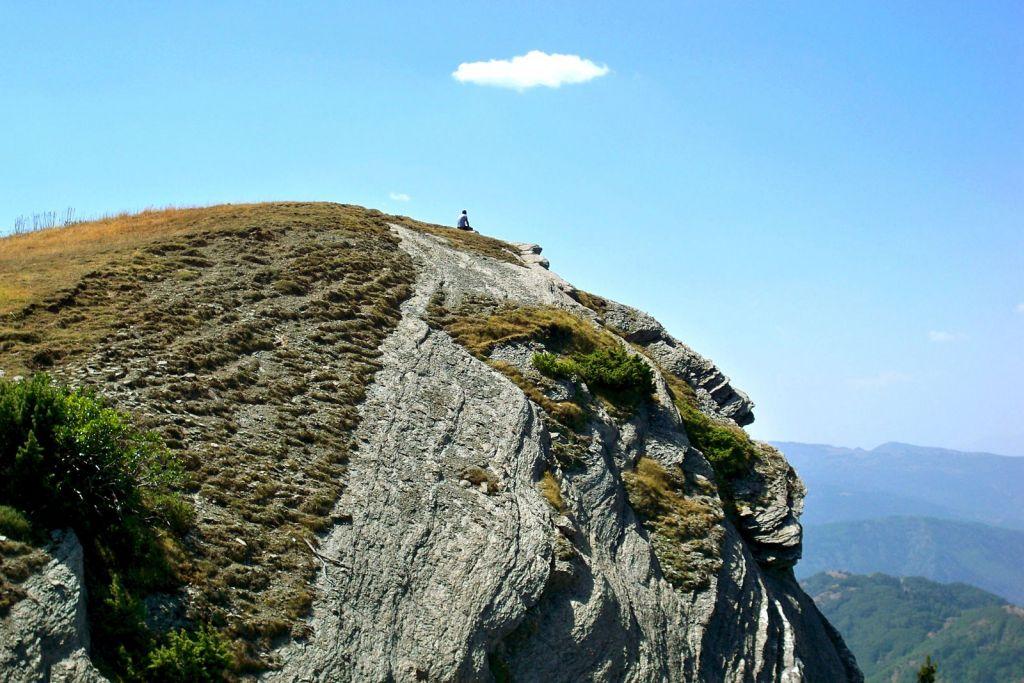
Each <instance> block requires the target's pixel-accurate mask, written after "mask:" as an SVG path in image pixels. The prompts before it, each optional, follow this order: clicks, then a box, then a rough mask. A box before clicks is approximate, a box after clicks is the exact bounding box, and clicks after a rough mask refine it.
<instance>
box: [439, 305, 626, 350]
mask: <svg viewBox="0 0 1024 683" xmlns="http://www.w3.org/2000/svg"><path fill="white" fill-rule="evenodd" d="M444 329H445V331H447V332H448V333H449V334H450V335H452V336H453V337H454V338H455V339H456V341H458V342H459V343H460V344H462V345H463V346H465V347H466V348H467V349H469V350H470V352H472V353H473V354H474V355H476V356H478V357H480V358H486V357H487V356H488V355H490V353H491V351H493V350H494V349H495V348H496V347H498V346H501V345H504V344H514V343H517V342H524V341H529V340H536V341H544V342H545V343H547V344H549V345H550V346H551V347H552V348H556V349H558V350H559V351H564V352H572V353H588V352H590V351H593V350H595V349H599V348H605V349H614V348H618V344H617V343H616V341H615V338H614V337H612V336H611V335H610V334H608V333H607V332H604V331H603V330H601V329H599V328H598V327H597V326H596V325H594V323H592V322H590V321H589V320H585V319H583V318H580V317H579V316H576V315H573V314H572V313H569V312H568V311H565V310H563V309H561V308H548V307H539V306H537V307H534V306H523V307H513V306H502V307H498V308H497V309H496V310H494V312H492V313H490V314H486V315H472V314H470V315H458V314H456V315H455V316H454V317H451V318H449V319H447V320H446V321H445V322H444Z"/></svg>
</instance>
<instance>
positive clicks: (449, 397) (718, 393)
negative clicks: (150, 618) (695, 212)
mask: <svg viewBox="0 0 1024 683" xmlns="http://www.w3.org/2000/svg"><path fill="white" fill-rule="evenodd" d="M395 229H396V231H397V232H398V233H399V234H400V236H401V239H402V248H403V249H405V250H406V251H407V252H408V253H409V254H410V255H411V256H412V257H413V259H414V261H415V263H416V265H417V269H418V271H419V277H418V280H417V283H416V288H415V289H416V292H415V295H414V296H413V297H412V298H411V299H410V300H409V301H407V303H406V304H405V305H404V306H403V320H402V322H401V323H400V324H399V326H398V328H397V329H396V331H395V332H394V333H393V334H392V336H391V337H390V338H389V339H388V340H387V341H386V342H385V344H384V358H385V362H384V366H385V367H384V370H382V371H381V372H380V373H379V374H378V375H377V377H376V379H375V383H374V386H373V387H372V389H371V390H370V392H369V395H368V399H367V401H366V403H365V404H364V405H363V407H362V409H361V411H362V422H361V426H360V427H359V428H358V430H357V433H358V438H357V441H358V448H357V452H356V453H355V455H354V456H353V460H352V465H351V469H350V480H349V487H348V489H347V492H346V494H345V496H344V497H343V498H342V500H341V502H340V503H339V506H338V509H337V512H336V517H341V518H344V519H346V520H350V521H347V522H346V523H344V524H341V525H338V526H337V527H335V528H334V529H333V530H332V531H331V532H330V533H329V534H328V537H327V540H326V542H325V544H324V553H325V554H326V555H327V556H329V557H330V558H335V559H336V561H337V563H338V564H337V565H332V564H330V563H325V572H324V573H323V574H322V575H321V577H320V580H319V582H318V586H317V588H318V598H317V599H316V601H315V603H314V615H313V617H312V619H311V620H310V624H309V625H310V633H311V635H310V637H309V639H308V640H306V641H305V642H302V643H294V644H291V645H289V646H287V647H286V648H285V649H284V650H283V651H281V652H280V653H279V654H280V660H281V661H284V662H285V663H286V664H285V667H284V669H283V670H281V671H279V672H274V673H270V674H268V675H267V679H268V680H288V681H313V680H322V679H323V678H325V677H328V678H332V679H336V680H400V681H402V680H409V681H413V680H488V679H491V678H493V679H496V680H505V679H507V678H509V677H510V678H511V679H512V680H522V681H533V680H536V681H541V680H543V681H560V680H562V681H572V680H582V679H586V680H607V681H617V680H631V681H654V680H709V681H710V680H722V681H755V680H756V681H762V680H772V681H798V680H829V681H859V680H862V677H861V676H860V673H859V671H858V670H857V668H856V664H855V663H854V662H853V659H852V657H851V656H850V655H849V652H848V651H847V650H846V648H845V646H844V645H843V643H842V641H841V639H840V638H839V637H838V635H837V634H836V633H835V631H834V630H833V629H832V628H831V627H830V626H829V625H828V624H827V622H825V620H824V619H823V618H821V616H820V614H819V613H818V612H817V610H816V608H815V607H814V605H813V603H812V602H811V601H810V599H809V598H807V596H806V595H804V594H803V592H802V591H801V590H800V588H799V586H798V585H797V584H796V582H795V581H794V580H793V578H792V573H791V571H790V570H789V567H791V566H792V564H793V563H794V562H795V561H796V559H797V558H798V557H799V547H800V527H799V524H798V523H797V522H796V517H797V516H798V515H799V512H800V509H801V506H802V499H803V493H804V492H803V486H802V484H801V483H800V482H799V479H798V478H797V477H796V475H795V473H794V472H793V471H792V469H791V468H789V466H788V464H786V463H785V460H784V458H782V456H781V454H778V453H777V452H775V451H769V450H765V451H764V458H763V459H761V460H760V461H759V462H758V463H756V464H755V467H754V468H753V470H752V471H751V472H750V473H749V475H748V476H747V477H746V478H745V479H744V480H742V481H740V482H738V483H737V485H736V486H735V490H734V492H733V496H734V504H735V506H736V514H735V515H734V518H735V519H736V524H737V525H738V526H734V524H733V522H731V521H729V520H728V519H727V518H726V516H725V515H724V514H723V513H724V509H725V506H724V504H723V502H722V500H720V499H719V497H718V496H717V494H715V493H714V485H713V484H712V483H711V482H712V481H713V479H714V476H715V475H714V472H713V471H712V468H711V467H710V465H709V464H708V462H707V460H706V459H705V458H704V457H703V455H702V454H701V453H700V452H699V451H697V450H696V449H694V448H693V447H692V446H691V445H690V444H689V442H688V440H687V438H686V434H685V430H683V429H682V428H681V422H680V416H679V414H678V412H677V411H676V410H675V409H674V408H673V407H672V401H671V398H670V396H669V395H668V393H667V387H666V385H665V383H664V382H663V381H660V378H659V381H658V382H657V399H658V400H657V401H656V402H654V403H652V404H650V405H649V406H647V407H644V408H642V409H641V410H639V411H638V412H637V413H636V414H635V415H634V416H633V417H632V418H630V419H628V420H626V421H622V420H621V419H616V418H613V417H612V416H611V415H609V414H608V413H607V412H606V411H603V410H598V413H597V415H596V416H595V419H593V420H591V422H590V425H589V427H588V430H589V434H588V436H587V443H589V447H588V448H587V449H586V451H585V453H584V454H583V455H582V456H581V461H582V464H581V466H579V467H575V468H571V469H566V468H562V467H560V466H559V464H558V462H557V459H556V458H555V457H553V455H552V439H553V438H554V437H557V436H558V435H557V434H552V433H551V430H550V429H549V426H548V425H549V423H548V422H547V421H546V419H545V417H544V415H543V414H542V411H541V409H540V407H539V406H537V405H536V404H534V403H533V402H531V401H529V400H527V398H526V396H525V395H524V394H523V392H522V391H521V390H520V389H519V388H518V387H517V386H516V385H515V384H514V383H513V382H512V381H510V380H509V379H508V378H507V377H505V376H504V375H503V374H502V373H500V372H498V371H496V370H495V369H494V368H492V367H491V366H490V365H488V364H487V363H484V362H482V361H481V360H479V359H478V358H476V357H474V356H472V355H471V354H469V353H468V352H467V350H466V349H463V348H461V347H459V346H458V345H457V344H455V343H454V341H453V340H452V339H451V338H450V337H449V336H448V335H447V334H446V333H445V332H443V331H441V330H437V329H431V328H430V327H429V326H428V325H427V324H426V322H424V320H423V319H424V317H425V316H426V309H427V306H428V304H429V302H430V301H431V300H432V299H441V300H443V301H445V302H446V305H448V306H451V307H458V306H459V305H461V304H463V303H466V302H473V301H474V300H479V299H480V298H481V297H484V298H487V299H489V300H495V301H499V302H501V301H504V302H506V303H508V304H511V305H523V306H550V307H556V308H562V309H565V310H567V311H570V312H572V313H573V314H575V315H579V316H582V317H586V318H588V319H591V320H594V321H595V322H598V323H603V324H604V325H605V327H606V328H607V329H614V330H617V331H619V332H620V333H621V334H623V343H624V344H625V343H627V341H628V342H633V343H636V344H640V345H641V346H642V347H643V348H645V350H648V351H649V352H650V354H651V356H652V357H653V358H654V359H656V360H657V361H658V362H659V363H660V364H664V365H668V366H670V367H671V368H672V369H673V372H676V373H678V374H679V375H681V376H683V377H687V378H688V379H690V380H691V381H692V383H693V384H694V385H695V388H697V389H699V390H701V391H703V393H702V394H700V395H701V396H703V398H704V400H703V401H702V405H704V406H706V409H707V411H708V412H709V413H711V414H713V415H714V416H715V417H716V419H731V420H735V421H736V422H738V423H746V422H749V421H750V420H751V419H752V414H751V407H752V404H751V403H750V401H749V399H747V398H746V396H745V395H743V394H742V393H741V392H739V391H737V390H735V389H733V388H732V387H731V385H729V383H728V380H726V379H725V378H724V376H723V375H722V374H721V373H720V372H719V371H718V370H717V368H715V367H714V366H713V365H712V364H711V363H710V362H709V361H707V360H706V359H703V358H702V357H700V356H699V355H698V354H696V353H694V352H692V351H691V350H689V349H688V348H687V347H685V346H683V345H682V344H680V343H679V342H676V341H675V340H672V339H671V338H670V337H668V335H667V334H665V333H664V330H663V329H662V328H661V326H660V325H659V324H657V323H656V322H653V320H651V319H649V317H647V319H645V318H644V315H643V314H641V313H639V312H637V311H635V310H633V309H629V308H628V307H625V306H621V305H619V304H615V303H613V302H606V306H605V308H604V310H601V311H595V310H592V309H591V308H588V307H586V306H583V305H581V303H579V302H578V301H577V300H576V299H577V298H578V296H577V297H576V298H574V295H575V294H576V290H574V288H573V287H572V286H571V285H569V284H568V283H566V282H565V281H564V280H562V279H561V278H559V277H558V276H557V275H555V274H553V273H550V272H549V271H548V270H547V269H546V266H547V264H546V262H545V263H541V262H540V261H539V248H533V247H532V246H531V247H530V248H529V249H527V248H525V247H524V248H523V249H522V251H523V252H524V254H527V256H526V257H525V258H524V259H523V265H521V266H520V265H514V264H510V263H507V262H499V261H496V260H493V259H486V258H481V257H480V256H478V255H474V254H472V253H467V252H464V251H459V250H456V249H453V248H452V247H451V246H450V245H448V244H446V243H445V242H444V241H443V240H440V239H438V238H436V237H433V236H430V235H425V234H422V233H419V232H416V231H413V230H409V229H407V228H405V227H401V226H395ZM530 355H531V347H530V346H529V345H528V344H527V345H526V346H521V345H520V346H519V347H516V346H515V345H513V346H510V347H505V348H502V349H498V350H496V351H495V356H494V357H495V358H498V357H499V356H500V359H501V362H502V363H505V364H506V365H511V366H512V367H513V368H515V369H516V371H517V372H519V373H529V372H531V370H530V368H529V360H528V359H529V358H530ZM765 448H766V449H767V447H765ZM641 456H642V457H647V458H652V459H654V460H655V461H657V462H659V463H661V465H662V466H664V467H669V468H680V471H681V472H683V473H684V474H685V477H686V480H687V484H686V485H687V487H688V488H689V489H690V490H691V494H690V495H692V497H693V499H694V500H697V501H700V504H701V505H704V506H707V507H708V509H712V511H713V510H717V511H718V513H717V514H718V515H719V516H718V519H721V520H722V521H721V522H720V527H719V529H720V531H719V533H718V535H717V536H716V538H719V539H720V542H719V553H720V558H719V561H718V562H717V563H715V564H713V565H709V566H712V567H718V569H715V570H714V571H713V573H712V574H711V575H710V576H707V577H705V580H704V582H703V583H702V584H701V585H702V587H700V588H697V589H695V590H692V591H687V590H680V589H678V588H676V587H674V586H673V585H672V584H671V583H670V582H669V581H667V580H666V578H665V573H664V571H663V569H662V567H661V565H660V564H659V560H658V557H657V552H656V551H655V549H654V545H653V542H654V539H653V537H652V535H651V534H650V533H649V532H648V531H647V530H645V528H644V526H643V524H642V523H641V520H640V519H639V518H638V517H637V515H636V513H635V512H634V510H633V508H632V507H631V505H630V500H629V497H628V495H627V493H626V489H625V487H624V486H623V473H624V472H625V471H627V470H631V469H632V468H634V467H635V466H636V464H637V461H638V458H640V457H641ZM472 467H475V468H478V470H480V471H482V472H484V473H485V474H484V475H480V476H477V477H475V478H473V483H470V481H468V480H467V476H466V472H467V471H468V468H472ZM545 471H548V472H554V473H555V477H554V481H555V482H556V483H557V486H558V489H559V490H558V492H557V495H556V497H557V498H558V499H559V502H560V504H561V505H563V506H564V509H562V510H556V509H553V507H552V505H548V504H546V503H545V502H544V500H543V498H542V497H541V495H540V493H539V488H538V486H539V485H540V482H541V480H542V478H543V476H544V472H545ZM691 558H692V556H691Z"/></svg>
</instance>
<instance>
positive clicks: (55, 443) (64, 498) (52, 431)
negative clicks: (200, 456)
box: [0, 375, 181, 538]
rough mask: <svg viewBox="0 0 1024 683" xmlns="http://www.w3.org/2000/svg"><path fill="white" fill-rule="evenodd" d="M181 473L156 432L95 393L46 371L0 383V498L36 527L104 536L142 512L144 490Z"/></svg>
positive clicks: (152, 490)
mask: <svg viewBox="0 0 1024 683" xmlns="http://www.w3.org/2000/svg"><path fill="white" fill-rule="evenodd" d="M180 476H181V470H180V467H179V466H178V465H177V462H176V461H175V460H174V459H173V458H172V457H171V456H170V454H169V453H168V452H167V451H166V449H164V448H163V446H162V445H161V444H160V441H159V440H158V439H157V437H156V436H155V435H153V434H149V433H145V432H141V431H138V430H137V429H135V428H134V426H132V424H131V423H130V421H129V420H128V418H127V416H125V415H123V414H121V413H119V412H117V411H115V410H112V409H110V408H106V407H104V406H103V404H102V403H101V402H100V401H99V400H98V399H97V398H96V397H94V396H92V395H90V394H86V393H79V392H75V391H71V390H69V389H66V388H63V387H59V386H57V385H55V384H53V383H52V382H51V381H50V379H49V378H48V377H46V376H45V375H37V376H35V377H33V378H32V379H31V380H29V381H25V382H9V381H4V380H0V501H2V502H4V503H9V504H11V505H13V506H14V507H17V508H18V509H20V510H23V511H24V512H25V514H26V516H27V517H28V518H29V519H30V520H31V521H32V522H33V523H34V524H35V525H37V526H40V527H43V528H57V527H64V526H71V527H73V528H74V529H75V531H76V532H77V533H78V534H79V536H82V537H85V538H94V537H96V536H97V535H99V534H107V533H108V532H109V530H110V529H111V528H116V529H121V528H123V526H124V520H125V519H126V518H127V517H129V516H131V515H144V514H145V511H146V505H145V499H146V496H147V494H156V493H162V492H165V491H167V490H168V489H169V488H170V486H171V485H172V484H174V483H176V482H177V481H178V480H179V479H180Z"/></svg>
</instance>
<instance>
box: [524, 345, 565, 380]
mask: <svg viewBox="0 0 1024 683" xmlns="http://www.w3.org/2000/svg"><path fill="white" fill-rule="evenodd" d="M533 367H535V368H537V370H538V371H539V372H540V374H542V375H546V376H547V377H554V378H555V379H566V378H568V377H571V376H572V373H573V368H572V364H571V363H570V362H568V361H565V360H561V359H560V358H559V357H558V356H556V355H555V354H553V353H547V352H544V353H535V354H533Z"/></svg>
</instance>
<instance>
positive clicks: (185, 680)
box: [146, 628, 231, 683]
mask: <svg viewBox="0 0 1024 683" xmlns="http://www.w3.org/2000/svg"><path fill="white" fill-rule="evenodd" d="M230 666H231V653H230V650H229V647H228V642H227V640H226V639H225V638H224V636H222V635H221V634H219V633H217V632H216V631H214V630H213V629H211V628H201V629H199V630H197V631H194V632H191V633H190V632H188V631H185V630H181V631H177V632H172V633H170V634H169V635H168V637H167V644H166V645H163V646H161V647H158V648H156V649H154V650H153V651H152V652H151V653H150V655H149V665H148V666H147V667H146V674H147V676H146V680H149V681H153V682H154V683H193V682H198V681H222V680H224V674H225V673H226V672H227V671H228V668H229V667H230Z"/></svg>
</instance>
